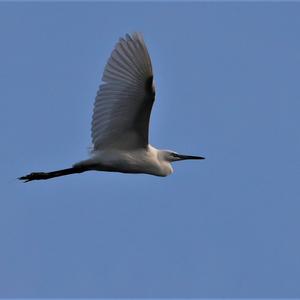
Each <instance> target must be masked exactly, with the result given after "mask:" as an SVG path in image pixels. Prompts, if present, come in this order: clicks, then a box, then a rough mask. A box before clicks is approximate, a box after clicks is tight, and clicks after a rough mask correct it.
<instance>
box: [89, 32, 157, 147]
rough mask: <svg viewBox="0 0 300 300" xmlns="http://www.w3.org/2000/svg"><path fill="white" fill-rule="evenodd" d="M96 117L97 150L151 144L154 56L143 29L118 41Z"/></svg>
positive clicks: (96, 106)
mask: <svg viewBox="0 0 300 300" xmlns="http://www.w3.org/2000/svg"><path fill="white" fill-rule="evenodd" d="M102 81H103V83H102V84H101V85H100V88H99V90H98V93H97V96H96V100H95V104H94V112H93V119H92V141H93V145H94V150H95V151H96V150H103V149H105V148H108V147H109V148H115V149H127V150H129V149H137V148H145V147H147V145H148V128H149V119H150V114H151V109H152V105H153V101H154V97H155V92H154V87H153V73H152V65H151V60H150V56H149V54H148V51H147V48H146V45H145V42H144V40H143V37H142V35H141V34H139V33H133V34H132V35H131V36H130V35H128V34H127V35H126V37H125V38H121V39H120V40H119V42H118V43H117V44H116V46H115V48H114V50H113V52H112V54H111V56H110V58H109V60H108V62H107V64H106V66H105V69H104V73H103V77H102Z"/></svg>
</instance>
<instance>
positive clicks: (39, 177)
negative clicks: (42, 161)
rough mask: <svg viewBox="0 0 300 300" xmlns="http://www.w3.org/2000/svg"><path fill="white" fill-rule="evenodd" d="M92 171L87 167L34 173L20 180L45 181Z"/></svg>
mask: <svg viewBox="0 0 300 300" xmlns="http://www.w3.org/2000/svg"><path fill="white" fill-rule="evenodd" d="M88 170H90V168H86V167H72V168H68V169H62V170H57V171H53V172H33V173H30V174H28V175H25V176H22V177H19V178H18V179H20V180H24V182H28V181H32V180H45V179H50V178H54V177H59V176H65V175H70V174H76V173H82V172H85V171H88Z"/></svg>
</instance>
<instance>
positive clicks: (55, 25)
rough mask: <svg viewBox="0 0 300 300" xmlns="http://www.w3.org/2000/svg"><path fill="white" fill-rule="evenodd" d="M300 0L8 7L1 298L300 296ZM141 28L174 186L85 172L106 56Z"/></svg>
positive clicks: (2, 28) (155, 133)
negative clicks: (44, 177)
mask: <svg viewBox="0 0 300 300" xmlns="http://www.w3.org/2000/svg"><path fill="white" fill-rule="evenodd" d="M299 14H300V3H238V2H236V3H144V4H139V3H123V4H121V3H111V4H109V3H52V4H51V3H1V4H0V78H1V79H0V98H1V100H0V101H1V110H0V114H1V118H0V122H1V124H0V130H1V141H2V145H1V148H0V151H1V175H0V177H1V178H0V182H1V190H0V193H1V194H0V195H1V199H0V237H1V246H0V296H1V297H130V298H132V297H160V298H162V297H300V284H299V278H300V254H299V253H300V234H299V228H300V217H299V212H300V182H299V178H300V159H299V156H300V88H299V87H300V85H299V75H300V38H299V36H300V18H299ZM135 30H137V31H140V32H143V34H144V37H145V40H146V43H147V45H148V48H149V52H150V55H151V57H152V62H153V67H154V72H155V81H156V89H157V98H156V103H155V107H154V109H153V114H152V118H151V132H150V140H151V143H152V144H153V145H155V146H156V147H159V148H164V149H173V150H175V151H178V152H182V153H186V154H195V155H197V154H198V155H203V156H205V157H206V158H207V159H206V160H205V161H187V162H181V163H177V164H174V169H175V173H174V174H173V175H172V176H170V177H167V178H159V177H154V176H149V175H124V174H112V173H100V172H98V173H97V172H89V173H85V174H81V175H73V176H67V177H63V178H57V179H53V180H50V181H45V182H32V183H28V184H23V183H21V182H19V181H17V180H16V177H18V176H21V175H24V174H27V173H29V172H31V171H51V170H55V169H60V168H66V167H69V166H71V165H72V164H73V163H74V162H77V161H79V160H82V159H84V158H86V157H87V155H88V147H89V146H90V143H91V141H90V123H91V114H92V108H93V102H94V97H95V94H96V91H97V88H98V85H99V84H100V78H101V75H102V71H103V68H104V65H105V63H106V61H107V59H108V57H109V55H110V52H111V50H112V49H113V46H114V45H115V43H116V41H117V40H118V38H119V37H120V36H123V35H124V34H125V33H126V32H132V31H135Z"/></svg>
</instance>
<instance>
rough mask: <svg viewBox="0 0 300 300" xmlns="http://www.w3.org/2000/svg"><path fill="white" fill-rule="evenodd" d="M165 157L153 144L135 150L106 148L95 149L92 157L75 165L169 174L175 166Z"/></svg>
mask: <svg viewBox="0 0 300 300" xmlns="http://www.w3.org/2000/svg"><path fill="white" fill-rule="evenodd" d="M163 158H164V155H163V151H161V150H158V149H156V148H154V147H152V146H151V145H148V147H147V148H140V149H133V150H118V149H106V150H101V151H95V152H94V153H93V155H92V157H91V158H89V159H87V160H84V161H81V162H79V163H77V164H75V165H74V167H75V168H76V167H79V168H85V167H86V168H89V169H90V170H96V171H109V172H121V173H145V174H151V175H156V176H167V175H170V174H171V173H172V172H173V168H172V166H171V163H170V162H167V161H165V160H164V159H163Z"/></svg>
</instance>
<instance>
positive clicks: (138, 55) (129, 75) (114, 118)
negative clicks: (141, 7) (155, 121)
mask: <svg viewBox="0 0 300 300" xmlns="http://www.w3.org/2000/svg"><path fill="white" fill-rule="evenodd" d="M154 99H155V87H154V82H153V72H152V64H151V60H150V56H149V53H148V50H147V47H146V44H145V42H144V39H143V36H142V34H140V33H136V32H134V33H133V34H131V35H129V34H126V36H125V37H124V38H120V39H119V41H118V43H117V44H116V46H115V48H114V50H113V51H112V53H111V55H110V58H109V59H108V61H107V64H106V66H105V68H104V72H103V76H102V83H101V84H100V87H99V90H98V92H97V95H96V99H95V103H94V110H93V117H92V134H91V135H92V143H93V149H92V151H91V155H90V158H88V159H86V160H83V161H80V162H78V163H75V164H74V165H73V166H72V167H71V168H67V169H62V170H57V171H53V172H33V173H30V174H28V175H25V176H22V177H20V178H19V179H20V180H23V181H24V182H28V181H32V180H42V179H49V178H53V177H58V176H64V175H70V174H75V173H82V172H86V171H92V170H94V171H109V172H122V173H145V174H151V175H156V176H167V175H170V174H171V173H173V168H172V165H171V163H172V162H175V161H179V160H184V159H204V157H201V156H192V155H183V154H178V153H176V152H174V151H169V150H159V149H156V148H154V147H153V146H151V145H150V144H149V143H148V130H149V121H150V114H151V109H152V106H153V103H154Z"/></svg>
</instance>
